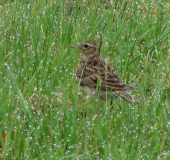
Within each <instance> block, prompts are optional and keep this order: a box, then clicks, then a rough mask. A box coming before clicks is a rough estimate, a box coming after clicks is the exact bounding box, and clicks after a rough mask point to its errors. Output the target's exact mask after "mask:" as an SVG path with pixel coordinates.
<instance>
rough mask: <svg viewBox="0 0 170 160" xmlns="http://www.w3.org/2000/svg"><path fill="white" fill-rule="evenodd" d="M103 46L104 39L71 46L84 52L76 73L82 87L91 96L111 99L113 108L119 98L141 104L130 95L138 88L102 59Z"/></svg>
mask: <svg viewBox="0 0 170 160" xmlns="http://www.w3.org/2000/svg"><path fill="white" fill-rule="evenodd" d="M101 46H102V37H100V41H99V42H98V41H95V40H88V41H84V42H82V43H80V44H78V45H73V46H71V48H75V49H78V50H80V51H81V52H82V58H81V60H80V62H79V63H78V66H77V69H76V72H75V75H76V79H77V81H78V82H79V84H80V86H81V87H82V89H83V90H84V91H85V92H86V93H87V95H89V96H96V97H98V98H99V99H101V100H105V101H106V100H107V99H108V97H109V98H110V99H111V106H112V107H113V106H114V101H115V99H116V98H117V97H120V98H122V99H123V100H125V101H128V102H130V103H139V100H138V99H137V98H135V97H134V96H132V95H131V94H130V93H129V90H136V89H138V88H137V87H133V86H129V85H127V84H125V83H124V82H123V81H122V80H121V78H120V77H119V75H118V74H117V72H116V71H115V69H114V68H112V67H111V66H110V65H108V64H107V63H106V62H105V61H104V60H103V59H102V57H101V54H100V49H101Z"/></svg>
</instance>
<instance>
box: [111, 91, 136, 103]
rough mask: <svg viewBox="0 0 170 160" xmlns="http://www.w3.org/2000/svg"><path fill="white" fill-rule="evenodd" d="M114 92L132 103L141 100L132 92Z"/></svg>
mask: <svg viewBox="0 0 170 160" xmlns="http://www.w3.org/2000/svg"><path fill="white" fill-rule="evenodd" d="M113 94H114V95H115V96H116V97H121V98H122V99H124V100H125V101H128V102H130V103H139V100H138V99H137V98H135V97H134V96H132V95H130V93H128V92H127V91H114V92H113Z"/></svg>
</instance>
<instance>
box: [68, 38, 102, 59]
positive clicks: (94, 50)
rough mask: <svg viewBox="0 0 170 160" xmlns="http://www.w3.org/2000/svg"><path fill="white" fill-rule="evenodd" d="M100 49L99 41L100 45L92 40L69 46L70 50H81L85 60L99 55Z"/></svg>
mask: <svg viewBox="0 0 170 160" xmlns="http://www.w3.org/2000/svg"><path fill="white" fill-rule="evenodd" d="M100 47H101V41H100V43H98V42H97V41H94V40H90V41H85V42H82V43H80V44H78V45H75V46H71V48H76V49H79V50H81V51H82V53H83V56H84V57H85V58H90V57H92V56H94V55H99V54H100Z"/></svg>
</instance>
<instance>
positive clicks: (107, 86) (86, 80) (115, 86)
mask: <svg viewBox="0 0 170 160" xmlns="http://www.w3.org/2000/svg"><path fill="white" fill-rule="evenodd" d="M76 76H77V79H78V80H79V82H80V85H81V86H89V87H93V88H96V87H97V85H99V84H100V89H101V90H103V91H124V90H132V89H135V88H134V87H131V86H128V85H126V84H124V83H123V82H122V80H121V79H120V77H119V76H118V75H117V73H116V71H115V70H114V69H113V68H111V67H110V66H107V65H106V63H105V62H104V61H102V60H101V59H100V60H93V61H90V62H89V63H87V64H86V65H85V64H83V63H80V64H79V66H78V68H77V71H76Z"/></svg>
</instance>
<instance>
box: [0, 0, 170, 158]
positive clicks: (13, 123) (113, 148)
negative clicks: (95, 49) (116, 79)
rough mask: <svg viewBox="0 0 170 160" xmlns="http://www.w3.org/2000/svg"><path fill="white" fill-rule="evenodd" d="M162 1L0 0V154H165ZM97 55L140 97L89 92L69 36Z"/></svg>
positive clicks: (168, 70)
mask: <svg viewBox="0 0 170 160" xmlns="http://www.w3.org/2000/svg"><path fill="white" fill-rule="evenodd" d="M169 7H170V3H169V2H168V1H166V0H164V1H161V2H160V1H151V0H149V1H140V0H137V1H135V2H133V1H132V2H129V1H123V0H122V1H105V0H97V1H81V2H80V1H78V0H75V1H71V0H70V1H69V0H63V1H57V0H56V1H55V0H51V1H45V0H42V1H40V0H37V1H31V0H30V1H24V0H22V1H21V0H16V1H10V0H9V1H1V2H0V37H1V39H0V64H1V65H0V131H1V132H0V156H1V159H5V160H6V159H118V160H119V159H120V160H122V159H129V160H132V159H149V160H150V159H153V160H155V159H161V160H162V159H167V160H168V159H169V158H170V152H169V150H170V143H169V142H170V139H169V135H170V86H169V84H170V34H169V33H170V29H169V25H170V10H169ZM99 36H102V37H103V46H102V49H101V54H102V57H103V58H104V59H105V60H106V61H107V63H108V64H110V65H111V66H113V67H114V68H115V69H116V70H117V72H118V74H119V75H120V77H121V78H122V79H124V81H125V82H126V83H127V84H129V85H134V86H137V87H138V88H139V90H138V91H136V92H133V93H132V94H134V95H135V96H136V97H137V98H139V99H140V101H141V103H140V104H139V105H136V104H128V103H127V102H124V101H122V100H120V99H117V101H116V102H115V106H114V109H113V111H112V112H110V106H109V103H107V102H106V103H105V104H101V103H100V102H97V101H95V99H93V98H87V97H86V95H85V94H83V93H82V91H81V89H80V87H79V84H78V83H77V82H76V79H75V76H74V73H75V69H76V66H77V63H78V61H79V58H80V57H81V53H79V51H75V50H72V49H71V48H70V46H71V45H73V44H77V43H80V42H82V41H85V40H89V39H96V40H98V39H99Z"/></svg>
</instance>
